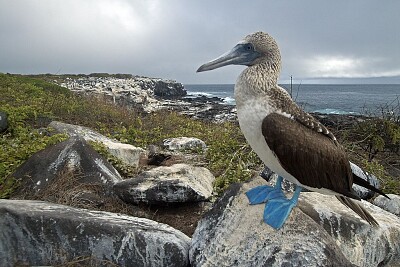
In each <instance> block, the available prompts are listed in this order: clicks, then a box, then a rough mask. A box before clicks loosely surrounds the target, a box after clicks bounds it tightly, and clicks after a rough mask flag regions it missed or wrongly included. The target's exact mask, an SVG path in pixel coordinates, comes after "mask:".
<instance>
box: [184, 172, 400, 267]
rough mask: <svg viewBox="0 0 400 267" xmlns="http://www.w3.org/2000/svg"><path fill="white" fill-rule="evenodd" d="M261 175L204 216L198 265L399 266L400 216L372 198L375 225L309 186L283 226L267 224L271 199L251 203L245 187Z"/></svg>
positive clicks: (196, 242)
mask: <svg viewBox="0 0 400 267" xmlns="http://www.w3.org/2000/svg"><path fill="white" fill-rule="evenodd" d="M264 183H265V181H264V180H263V179H261V178H257V179H254V180H252V181H251V182H249V183H245V184H243V185H240V184H236V185H233V186H231V187H230V189H228V191H227V192H226V193H225V194H224V196H223V197H222V198H220V199H219V200H218V201H217V202H216V203H215V204H214V206H213V208H212V209H211V210H210V211H209V212H207V213H206V214H205V216H204V217H203V219H202V220H201V221H200V222H199V225H198V226H197V228H196V231H195V233H194V235H193V237H192V244H191V248H190V261H191V264H192V266H398V265H399V264H400V246H399V245H398V240H399V238H400V221H399V220H398V217H396V216H395V215H393V214H390V213H388V212H386V211H383V210H381V209H379V208H377V207H375V206H373V205H372V204H370V203H368V202H363V205H364V206H366V208H367V209H368V210H369V211H370V212H371V213H372V215H373V216H374V217H375V218H376V219H377V220H378V222H379V224H380V225H381V227H380V228H374V227H372V226H370V225H369V224H368V223H367V222H365V221H362V220H361V219H360V218H359V217H357V215H356V214H355V213H354V212H352V211H351V210H350V209H346V208H345V207H344V206H343V205H342V204H341V203H340V202H339V201H337V200H336V198H335V197H333V196H326V195H321V194H319V193H314V192H305V193H302V194H301V195H300V201H299V204H298V207H297V208H295V209H293V211H292V212H291V214H290V216H289V218H288V220H287V222H286V223H285V225H284V226H283V228H282V229H280V230H274V229H273V228H271V227H269V226H268V225H266V224H265V223H264V222H263V220H262V218H263V212H264V206H265V205H249V202H248V200H247V198H246V196H245V194H244V193H245V192H246V191H247V190H249V189H250V188H253V187H255V186H258V185H261V184H264Z"/></svg>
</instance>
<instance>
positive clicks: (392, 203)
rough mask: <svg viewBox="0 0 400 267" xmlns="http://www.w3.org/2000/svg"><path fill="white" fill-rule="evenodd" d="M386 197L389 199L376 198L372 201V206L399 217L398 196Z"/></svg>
mask: <svg viewBox="0 0 400 267" xmlns="http://www.w3.org/2000/svg"><path fill="white" fill-rule="evenodd" d="M387 196H388V197H389V198H390V199H387V198H386V197H384V196H378V197H377V198H375V199H374V204H375V205H376V206H378V207H380V208H382V209H384V210H386V211H388V212H390V213H393V214H394V215H397V216H399V217H400V196H399V195H395V194H387Z"/></svg>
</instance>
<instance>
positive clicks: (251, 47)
mask: <svg viewBox="0 0 400 267" xmlns="http://www.w3.org/2000/svg"><path fill="white" fill-rule="evenodd" d="M245 49H246V50H247V51H251V50H253V49H254V48H253V45H252V44H246V46H245Z"/></svg>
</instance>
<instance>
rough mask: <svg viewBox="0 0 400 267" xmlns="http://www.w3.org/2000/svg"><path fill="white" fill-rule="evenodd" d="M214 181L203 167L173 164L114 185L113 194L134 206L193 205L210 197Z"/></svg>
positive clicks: (212, 176)
mask: <svg viewBox="0 0 400 267" xmlns="http://www.w3.org/2000/svg"><path fill="white" fill-rule="evenodd" d="M214 179H215V178H214V175H212V173H211V172H210V171H209V170H208V169H206V168H203V167H193V166H189V165H186V164H175V165H172V166H169V167H166V166H160V167H157V168H154V169H151V170H149V171H145V172H142V173H141V174H139V175H138V176H137V177H135V178H132V179H127V180H124V181H122V182H119V183H117V184H115V185H114V192H115V194H116V195H118V196H119V197H120V198H121V199H122V200H123V201H125V202H127V203H134V204H139V203H147V204H157V205H166V204H168V203H183V202H197V201H204V200H206V199H208V198H210V197H211V193H212V189H213V187H212V183H213V181H214Z"/></svg>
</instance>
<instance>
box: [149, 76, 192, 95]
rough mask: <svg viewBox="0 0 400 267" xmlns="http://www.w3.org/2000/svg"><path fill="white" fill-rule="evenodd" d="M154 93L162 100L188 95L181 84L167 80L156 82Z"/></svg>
mask: <svg viewBox="0 0 400 267" xmlns="http://www.w3.org/2000/svg"><path fill="white" fill-rule="evenodd" d="M153 91H154V95H155V96H158V97H162V98H177V97H183V96H186V94H187V92H186V90H185V88H184V87H183V85H182V84H181V83H177V82H174V81H165V80H158V81H155V84H154V89H153Z"/></svg>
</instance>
